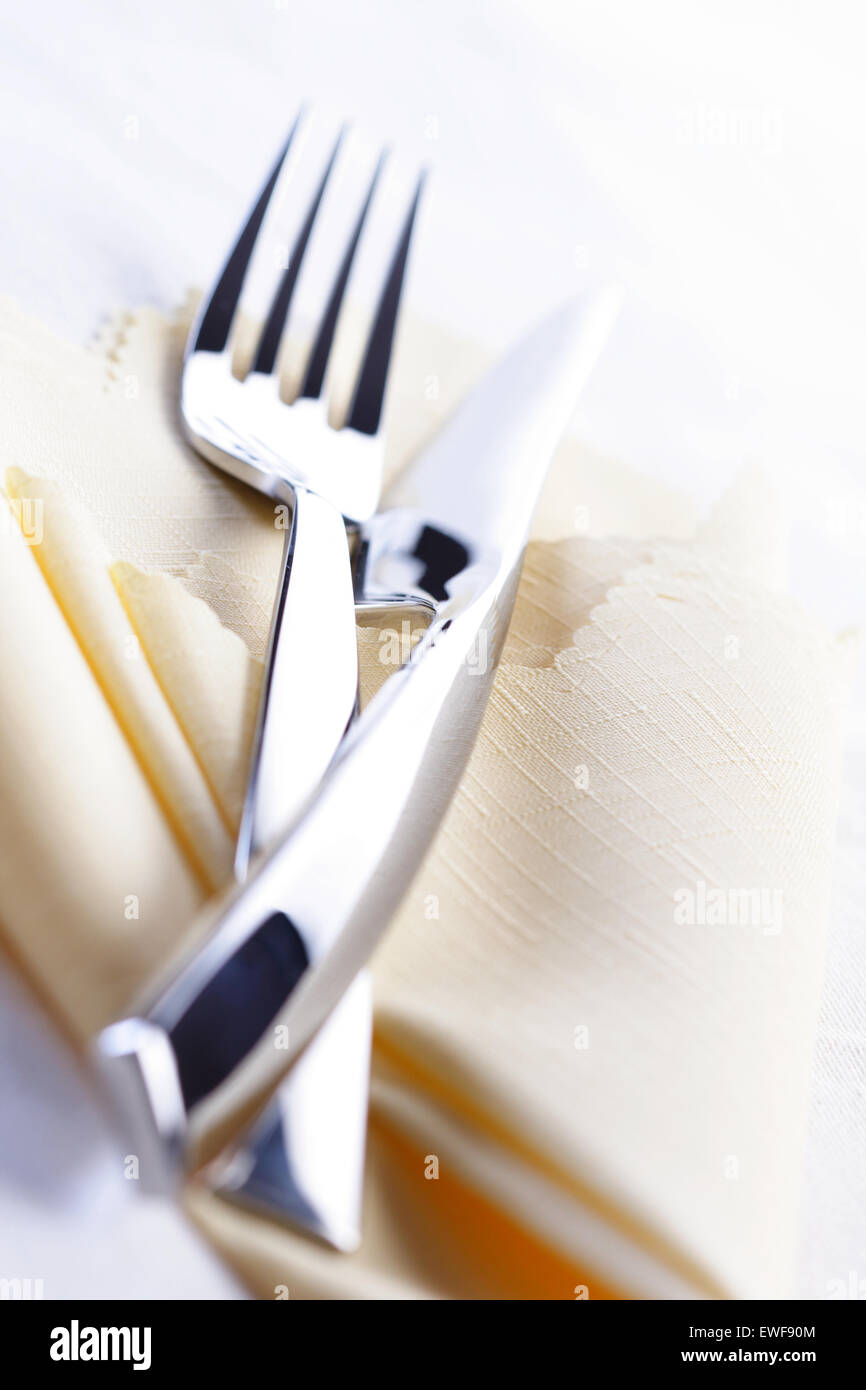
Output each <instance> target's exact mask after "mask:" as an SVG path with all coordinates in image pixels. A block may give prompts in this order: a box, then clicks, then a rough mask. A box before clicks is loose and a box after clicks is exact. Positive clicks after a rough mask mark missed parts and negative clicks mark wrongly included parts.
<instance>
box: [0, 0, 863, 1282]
mask: <svg viewBox="0 0 866 1390" xmlns="http://www.w3.org/2000/svg"><path fill="white" fill-rule="evenodd" d="M863 29H864V26H863V22H862V20H861V18H860V7H859V6H858V5H857V4H855V3H851V4H840V3H827V2H826V0H824V3H814V0H785V2H783V0H763V2H762V0H750V3H745V2H744V0H726V2H725V3H714V2H713V0H702V2H701V3H695V0H691V3H687V0H654V3H653V4H646V3H641V0H630V2H626V0H620V2H619V3H617V2H616V0H607V2H606V3H602V2H601V0H598V3H593V2H592V0H576V3H564V0H559V2H558V0H531V3H530V0H511V3H509V0H498V3H471V0H469V2H468V3H467V2H466V0H464V2H463V3H460V0H439V3H437V4H436V5H431V4H422V3H420V0H399V2H398V0H366V3H351V0H340V2H339V3H315V4H311V3H307V4H303V5H301V4H299V3H297V0H216V3H214V0H211V2H210V3H204V0H180V3H178V0H150V3H149V4H147V5H141V4H132V3H128V0H112V3H103V2H101V0H77V2H76V3H75V4H74V5H68V4H63V3H61V2H60V0H42V3H40V4H39V5H34V4H29V5H25V4H20V3H19V4H18V5H16V6H15V7H14V11H13V8H12V6H11V5H7V6H5V14H4V16H3V18H2V20H0V69H2V73H0V177H2V180H3V217H2V225H0V290H2V291H5V292H7V293H10V294H12V295H14V296H15V297H16V298H17V299H18V300H19V301H20V302H21V303H22V304H24V305H25V307H27V308H29V309H32V310H33V311H34V312H36V313H38V314H39V315H40V316H41V317H43V318H44V319H47V320H48V321H49V322H51V323H52V324H53V325H54V326H56V327H57V328H59V329H60V330H62V331H63V332H65V333H67V334H69V335H71V336H72V337H74V338H76V339H80V340H84V339H85V338H86V337H88V336H89V334H90V333H91V331H92V330H93V329H94V328H95V327H96V326H97V325H98V324H99V322H100V320H101V319H102V318H103V317H104V316H105V314H106V313H109V312H111V311H113V310H115V309H118V308H122V307H128V306H129V305H132V304H139V303H153V304H157V305H160V306H163V307H166V308H170V307H172V306H173V305H174V304H176V303H177V302H178V301H179V300H180V299H181V298H182V297H183V294H184V292H185V290H186V289H187V288H188V287H189V286H190V285H193V284H197V285H202V284H203V283H205V282H206V280H207V279H208V278H209V276H210V274H211V273H212V271H213V269H214V267H215V265H216V263H217V261H218V260H219V258H220V256H221V254H222V252H223V250H224V249H225V246H226V244H227V243H228V241H229V239H230V237H231V235H232V233H233V231H234V228H235V225H236V223H237V220H238V218H239V215H240V212H241V210H242V208H243V207H244V206H245V204H246V202H247V201H248V199H249V196H250V193H251V192H252V191H253V189H254V188H255V185H256V183H257V181H258V180H259V178H260V175H261V174H262V172H263V170H264V169H265V167H266V166H267V164H268V161H269V159H270V157H271V155H272V153H273V151H274V149H275V148H276V146H277V145H278V143H279V141H280V138H281V136H282V133H283V132H284V130H285V128H286V127H287V125H288V123H289V121H290V119H291V116H292V114H293V112H294V110H295V108H296V107H297V105H298V104H299V102H300V101H301V100H303V99H309V100H312V101H316V102H320V103H322V102H323V103H325V104H327V105H328V106H329V107H330V108H332V109H334V110H337V111H340V112H342V113H345V114H346V115H347V116H351V117H355V118H356V119H357V120H358V121H359V122H360V123H361V124H362V125H363V126H364V127H365V129H366V130H368V131H369V132H370V134H371V135H373V136H377V137H378V136H381V137H382V138H389V139H391V140H395V141H396V143H397V144H398V146H399V148H400V150H401V152H402V153H403V154H404V155H405V156H406V157H407V158H411V159H419V160H422V161H423V162H425V163H429V164H431V165H432V166H433V170H434V175H435V177H434V179H433V180H432V182H431V187H430V192H429V196H428V200H427V209H426V215H425V221H424V228H423V236H422V239H421V241H420V243H419V246H418V250H417V254H416V257H415V270H414V281H413V286H412V291H411V293H412V299H413V301H414V303H415V306H416V307H417V308H418V309H419V310H421V311H422V312H426V313H428V314H432V315H434V316H436V317H439V318H444V319H446V320H448V321H449V322H451V323H452V324H454V325H456V326H459V327H460V328H462V329H463V330H464V331H465V332H467V333H468V334H471V335H473V336H474V337H476V338H478V339H479V340H480V341H482V342H485V343H486V344H487V345H488V346H489V347H491V348H498V347H501V346H504V344H505V343H506V342H507V341H508V340H510V339H512V338H513V337H514V336H516V335H517V333H518V332H519V331H520V330H521V329H522V328H523V327H525V326H526V325H527V324H528V323H529V321H530V320H531V319H533V318H535V317H537V316H538V315H539V314H540V312H542V311H543V310H544V309H545V308H547V307H548V306H549V305H550V304H552V303H553V302H554V301H556V300H557V299H559V298H561V297H562V296H563V295H564V294H565V293H567V292H568V291H569V290H571V289H573V288H576V287H580V286H581V285H583V284H586V283H587V282H589V281H592V280H603V279H606V278H615V279H616V280H618V281H620V282H622V283H623V284H624V285H625V286H626V288H627V290H628V294H629V298H628V303H627V307H626V310H625V313H624V315H623V318H622V321H621V323H620V326H619V329H618V331H617V334H616V337H615V340H614V342H613V344H612V348H611V350H610V352H609V353H608V354H607V356H606V358H605V361H604V363H603V365H602V367H601V368H600V369H599V372H598V374H597V376H596V378H595V379H594V381H593V383H592V386H591V388H590V390H589V392H588V395H587V397H586V400H585V404H584V405H583V407H582V410H581V416H580V419H579V421H578V425H579V428H580V429H581V431H582V433H583V434H584V435H585V436H586V437H588V438H589V439H590V440H592V441H593V442H595V443H596V444H597V445H600V446H601V447H602V448H604V449H609V450H613V451H616V452H617V453H619V454H620V455H621V456H622V457H623V458H625V459H626V460H627V461H629V462H631V463H633V464H634V465H636V466H638V467H642V468H645V469H648V470H653V471H654V472H655V473H656V474H658V475H660V476H662V477H664V478H665V479H667V480H668V481H670V482H672V483H675V484H676V485H677V486H680V487H683V488H686V489H688V490H690V491H691V492H693V493H694V494H695V495H696V496H697V497H699V498H700V499H701V500H703V501H708V500H709V499H711V498H712V497H714V496H715V495H716V494H717V493H718V492H719V491H720V490H721V488H722V486H723V484H724V482H725V480H726V479H727V478H728V477H730V475H731V474H732V472H733V471H734V470H735V469H736V467H737V466H738V465H739V464H740V463H741V462H742V461H743V459H744V458H748V457H760V458H762V459H764V460H765V461H766V462H767V463H768V465H769V466H770V467H771V468H773V469H775V470H776V471H777V472H778V473H779V474H780V476H781V477H782V478H783V480H784V483H785V491H786V494H787V495H788V497H789V500H790V505H791V510H792V514H793V518H794V543H793V545H792V551H791V571H792V587H793V588H794V589H795V591H796V592H797V593H798V594H799V595H800V596H801V597H802V598H803V599H804V601H806V602H807V603H809V604H810V605H811V606H813V607H816V608H817V609H818V610H819V611H820V612H822V613H823V614H824V616H825V617H826V618H827V619H828V621H830V622H831V623H833V624H835V625H837V626H846V625H851V624H856V623H859V622H861V621H862V618H863V608H864V601H863V596H864V592H866V582H864V581H866V473H864V469H863V460H864V456H866V411H864V407H863V382H864V375H866V352H864V323H866V236H864V214H866V196H864V169H866V158H864V156H866V149H864V146H866V99H864V83H863V75H862V54H863V39H864V36H866V35H864V32H863ZM0 389H2V383H0ZM0 447H2V441H0ZM862 690H863V684H862V682H861V684H860V685H859V687H858V694H857V699H856V701H855V706H854V717H853V718H852V732H851V738H850V742H849V746H848V749H847V753H846V788H845V794H844V797H843V805H842V813H841V828H840V841H841V851H840V865H839V874H838V881H839V892H838V904H837V909H836V912H835V913H834V920H833V927H832V933H831V946H830V955H829V964H828V989H827V996H826V1001H825V1010H824V1018H823V1020H822V1029H821V1038H820V1041H819V1048H818V1058H817V1067H816V1079H815V1105H814V1107H813V1123H812V1134H811V1138H810V1144H809V1150H808V1154H807V1174H806V1176H807V1204H806V1210H805V1212H804V1220H803V1229H804V1237H803V1259H802V1272H801V1284H800V1287H801V1289H802V1291H803V1293H804V1294H806V1295H807V1296H817V1297H822V1296H826V1293H827V1291H828V1283H829V1281H831V1280H834V1279H841V1280H847V1279H848V1277H849V1273H850V1271H851V1270H855V1271H856V1272H857V1275H858V1277H859V1278H860V1279H866V1238H864V1223H866V1216H864V1213H866V1177H864V1174H863V1171H862V1170H863V1168H864V1165H863V1160H862V1156H863V1153H864V1151H866V1119H864V1116H866V1099H864V1094H863V1093H864V1080H863V1077H864V1074H866V1067H864V1060H866V1040H864V1023H863V1019H864V1010H866V945H864V938H866V924H864V912H863V901H864V888H866V870H864V854H863V837H864V830H866V794H864V791H863V790H862V789H863V788H864V787H866V727H864V723H863V720H862V718H859V717H857V716H858V712H859V709H860V705H861V704H862ZM0 1007H2V1029H3V1035H4V1036H3V1040H2V1041H3V1057H2V1062H0V1110H2V1116H3V1119H2V1125H3V1143H2V1153H0V1274H2V1275H6V1276H7V1277H9V1276H13V1275H17V1276H19V1277H26V1276H30V1277H34V1278H35V1277H42V1278H43V1279H44V1280H45V1289H46V1294H47V1295H48V1296H53V1297H63V1296H148V1295H150V1296H157V1297H166V1296H167V1297H180V1296H189V1297H223V1296H226V1294H228V1293H231V1292H232V1291H233V1285H232V1283H231V1281H230V1280H229V1279H228V1277H227V1276H225V1275H224V1274H223V1273H222V1271H221V1270H220V1268H219V1267H218V1266H217V1264H216V1262H215V1261H214V1260H212V1258H211V1257H210V1255H209V1254H208V1253H207V1252H206V1251H205V1250H204V1249H203V1248H202V1247H201V1246H200V1245H199V1244H198V1243H197V1242H196V1241H195V1240H194V1238H193V1237H192V1236H191V1235H190V1234H189V1233H188V1232H187V1231H186V1230H185V1229H184V1228H182V1226H181V1224H180V1222H179V1221H178V1220H177V1218H176V1217H175V1216H174V1215H173V1214H172V1213H171V1212H170V1211H168V1210H165V1209H163V1208H162V1207H160V1206H158V1205H156V1204H154V1203H143V1202H137V1203H133V1202H132V1201H131V1200H130V1196H129V1193H128V1192H127V1191H126V1190H125V1188H124V1187H123V1184H122V1183H121V1182H120V1180H118V1179H117V1178H116V1177H113V1176H112V1174H113V1173H114V1171H115V1167H116V1165H114V1164H113V1163H112V1162H111V1160H110V1155H111V1149H110V1147H109V1140H108V1138H107V1135H106V1132H105V1131H104V1127H103V1123H102V1120H101V1115H100V1112H99V1109H98V1106H97V1103H96V1101H95V1100H94V1098H93V1097H92V1096H91V1095H90V1094H89V1092H88V1090H87V1088H86V1086H85V1083H84V1081H83V1079H82V1078H81V1077H80V1076H79V1075H78V1074H77V1072H76V1071H75V1068H74V1066H73V1064H72V1063H71V1062H70V1061H69V1060H68V1058H67V1056H66V1054H65V1051H64V1050H63V1049H62V1047H61V1046H60V1045H59V1044H58V1043H56V1042H55V1041H54V1040H53V1038H52V1037H51V1036H50V1035H48V1034H47V1032H46V1029H45V1025H44V1023H43V1022H42V1020H41V1018H40V1017H39V1016H38V1015H37V1014H36V1013H35V1012H34V1011H32V1010H31V1009H30V1008H29V1006H27V1005H26V1004H25V1002H24V1001H23V1000H22V999H21V997H20V988H19V987H18V986H17V985H16V984H14V983H13V982H12V981H11V979H10V980H7V981H5V982H2V999H0ZM864 1288H866V1286H864Z"/></svg>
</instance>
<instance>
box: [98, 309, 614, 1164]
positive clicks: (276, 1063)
mask: <svg viewBox="0 0 866 1390" xmlns="http://www.w3.org/2000/svg"><path fill="white" fill-rule="evenodd" d="M618 307H619V302H618V296H617V295H616V294H615V293H602V294H596V295H594V296H591V297H589V298H587V297H584V298H582V299H581V300H578V301H573V302H571V303H570V304H568V305H567V306H565V307H564V308H563V309H561V310H560V311H558V312H557V313H555V314H554V315H552V316H551V317H550V318H549V319H547V320H545V322H544V323H543V324H541V325H540V327H539V328H537V329H536V330H535V332H534V333H532V334H531V335H530V337H529V338H528V339H527V340H525V341H524V343H522V344H521V345H520V346H519V347H518V348H517V349H516V350H515V351H514V352H512V353H511V354H510V355H509V356H508V357H507V358H506V359H505V360H504V362H502V363H501V364H500V365H499V366H498V367H496V368H495V369H494V371H493V372H492V373H491V375H490V376H489V377H488V378H487V379H486V381H485V382H484V383H483V384H482V386H481V387H480V388H479V390H477V391H476V392H475V393H474V394H473V395H472V396H471V397H470V399H469V400H468V401H467V402H466V404H465V405H464V406H463V407H462V409H460V410H459V411H458V413H457V415H456V416H455V418H454V420H453V421H452V422H451V423H450V424H449V425H448V426H446V428H445V429H444V430H443V431H442V432H441V434H440V435H439V436H438V437H437V439H436V440H435V442H434V444H433V445H432V446H431V448H430V449H429V450H428V451H427V452H425V454H424V455H423V457H422V458H421V459H420V460H419V461H418V463H416V464H415V465H414V466H412V467H411V468H410V470H409V471H408V473H407V474H406V475H405V478H404V479H403V480H402V481H401V483H400V484H398V486H397V487H396V488H395V489H394V491H393V492H392V493H391V494H390V495H389V498H388V502H389V503H391V502H393V503H394V504H395V505H394V506H389V509H388V510H386V511H385V512H383V513H380V514H379V515H378V516H377V517H376V518H374V520H373V522H372V523H371V524H370V525H369V527H368V528H367V531H366V534H365V537H364V545H363V547H362V554H361V557H360V559H359V565H360V580H359V583H360V593H361V596H362V598H363V599H364V600H365V601H368V602H369V603H371V604H374V605H375V604H378V603H381V602H393V601H405V602H407V603H413V604H419V603H420V604H421V605H422V606H425V607H426V608H427V609H428V612H429V613H430V615H431V622H430V626H429V627H428V629H427V631H426V633H425V634H424V636H423V637H422V639H421V640H420V641H419V642H418V643H417V645H416V646H415V647H414V649H413V651H412V653H411V656H410V658H409V661H408V662H407V664H406V665H405V666H404V667H403V668H402V669H401V670H400V671H398V672H397V673H395V674H394V675H393V676H392V677H391V678H390V679H389V681H388V682H387V683H386V685H385V686H384V687H383V689H382V690H381V691H380V692H379V693H378V695H377V696H376V697H375V698H374V699H373V701H371V703H370V705H369V706H368V708H367V709H366V710H365V711H364V712H363V714H362V715H361V717H360V718H359V719H358V721H357V723H356V724H355V726H354V727H353V728H352V729H351V730H350V732H349V733H348V734H347V736H346V739H345V740H344V743H343V745H342V746H341V749H340V752H339V753H338V756H337V758H336V759H335V761H334V763H333V764H332V765H331V768H330V769H329V771H328V773H327V774H326V776H325V778H324V779H323V781H322V783H321V785H320V787H319V789H318V791H317V792H316V794H315V796H314V797H313V799H312V800H311V801H310V803H308V805H307V807H306V809H305V811H304V812H303V813H302V815H301V816H300V819H299V820H298V821H297V822H296V824H295V825H294V827H293V828H292V829H291V830H290V831H289V832H288V833H287V834H286V835H285V836H284V837H283V838H282V840H281V841H280V842H279V843H278V844H277V845H275V846H274V848H273V849H272V850H271V851H270V852H269V853H268V854H267V855H266V856H265V857H264V858H263V859H262V860H261V861H259V862H258V863H257V864H256V865H255V866H254V868H253V870H252V872H251V874H250V876H249V878H248V880H247V882H246V883H245V884H244V885H241V886H240V887H238V888H236V889H235V890H233V891H231V892H229V893H228V894H226V895H224V896H223V897H222V898H221V899H219V900H218V901H217V902H216V903H215V904H213V905H212V906H211V907H210V909H209V910H208V912H207V914H206V917H205V919H204V920H203V921H202V922H201V923H200V925H199V930H198V931H197V932H196V934H195V935H196V939H198V940H200V941H201V940H203V941H204V944H203V945H202V946H200V947H199V948H198V949H197V950H195V951H194V952H192V953H191V954H190V955H188V956H186V957H183V958H181V959H180V960H179V961H176V962H173V963H172V964H171V965H170V966H169V967H168V968H167V970H166V971H165V972H164V974H163V976H162V977H161V978H160V979H159V980H157V981H155V982H154V983H153V985H152V986H151V989H150V990H149V991H148V992H147V993H146V994H145V995H144V996H143V998H142V1000H141V1003H140V1008H139V1010H138V1012H137V1014H136V1016H134V1017H131V1018H128V1019H125V1020H122V1021H121V1022H120V1023H118V1024H114V1025H111V1026H110V1027H109V1028H108V1029H106V1030H105V1031H104V1032H103V1033H102V1034H101V1035H100V1038H99V1040H98V1045H97V1058H98V1061H99V1063H100V1066H101V1070H102V1071H103V1074H104V1076H105V1078H106V1080H107V1082H108V1084H109V1086H110V1087H111V1089H112V1091H113V1093H114V1095H115V1097H116V1099H117V1101H118V1103H119V1104H120V1106H121V1107H122V1109H123V1111H124V1113H125V1115H126V1120H127V1125H128V1128H129V1130H130V1133H131V1134H132V1135H133V1136H134V1137H135V1140H136V1142H137V1144H138V1148H137V1150H136V1151H137V1152H138V1153H139V1155H140V1171H141V1173H142V1177H144V1176H145V1173H144V1169H145V1166H146V1165H147V1166H148V1167H149V1168H150V1170H151V1171H150V1173H149V1174H148V1178H149V1180H151V1181H152V1183H153V1185H154V1186H163V1187H164V1186H166V1185H171V1184H172V1183H173V1182H175V1181H176V1180H177V1177H178V1175H179V1173H180V1172H182V1171H183V1170H184V1169H189V1168H194V1167H197V1166H200V1165H201V1164H202V1163H203V1162H205V1161H208V1160H210V1159H211V1158H213V1157H214V1156H215V1155H216V1154H217V1153H219V1152H220V1150H221V1149H223V1148H224V1147H225V1145H226V1144H227V1143H228V1142H229V1141H230V1140H231V1139H232V1138H233V1137H235V1136H236V1135H237V1134H238V1132H239V1130H240V1129H241V1127H242V1126H243V1124H244V1123H245V1122H247V1121H249V1120H250V1119H252V1118H253V1117H254V1116H255V1115H257V1114H258V1113H259V1112H260V1111H261V1110H262V1108H263V1107H264V1105H265V1104H266V1102H267V1099H268V1098H269V1096H270V1095H271V1094H272V1093H273V1092H274V1090H275V1088H276V1086H277V1085H278V1084H279V1081H280V1079H281V1078H282V1077H283V1076H284V1075H285V1073H286V1072H287V1071H288V1070H289V1069H290V1067H291V1066H292V1064H293V1063H294V1062H295V1061H296V1059H297V1058H298V1057H299V1056H301V1054H302V1053H303V1052H304V1049H305V1048H307V1047H308V1046H309V1044H310V1042H311V1040H312V1039H314V1038H315V1036H316V1034H317V1031H318V1030H319V1029H320V1027H321V1025H322V1023H323V1022H324V1021H325V1019H327V1018H328V1016H329V1014H330V1013H331V1011H332V1010H333V1009H334V1007H335V1006H336V1005H337V1003H338V1002H339V1000H340V999H341V997H342V996H343V995H344V993H345V991H346V990H347V988H348V987H349V985H350V984H351V982H352V981H353V980H354V979H355V978H356V976H357V974H358V972H359V970H361V969H362V967H363V966H364V964H365V963H366V961H367V960H368V959H369V956H370V953H371V952H372V950H373V948H374V947H375V944H376V942H377V940H378V939H379V937H380V935H381V933H382V932H383V930H384V929H385V927H386V925H387V923H388V921H389V919H390V917H391V915H392V913H393V912H394V910H395V909H396V907H397V906H398V904H399V902H400V900H401V898H402V897H403V895H404V894H405V892H406V890H407V888H408V886H409V883H410V881H411V878H412V874H413V872H414V870H415V868H416V867H417V866H418V865H419V864H420V862H421V859H422V857H423V855H424V853H425V851H426V849H427V848H428V846H429V844H430V842H431V840H432V837H433V835H434V834H435V831H436V828H437V826H438V824H439V821H440V819H441V817H442V815H443V814H444V811H445V809H446V807H447V805H448V803H449V801H450V799H451V796H452V794H453V792H454V790H455V789H456V786H457V782H458V781H459V778H460V775H461V773H462V771H463V768H464V766H465V764H466V761H467V759H468V756H469V753H470V751H471V748H472V744H473V743H474V739H475V735H476V733H477V730H478V726H479V724H480V721H481V718H482V716H483V712H484V708H485V706H486V703H487V698H488V695H489V692H490V688H491V685H492V681H493V675H494V671H495V667H496V663H497V661H498V657H499V654H500V652H501V648H502V644H503V641H504V638H505V631H506V628H507V624H508V620H509V618H510V614H511V609H512V607H513V603H514V597H515V594H516V588H517V582H518V578H519V571H520V564H521V560H522V554H523V549H524V546H525V542H526V537H527V534H528V529H529V523H530V520H531V516H532V511H533V508H534V504H535V501H536V499H537V496H538V493H539V491H540V488H541V484H542V482H543V480H544V477H545V474H546V471H547V467H548V464H549V461H550V457H551V456H552V453H553V450H554V448H555V445H556V443H557V441H558V439H559V438H560V436H561V434H562V432H563V430H564V429H565V427H566V425H567V424H568V421H569V419H570V417H571V414H572V412H573V409H574V406H575V403H576V400H577V396H578V395H579V392H580V390H581V388H582V386H583V384H584V382H585V380H586V378H587V376H588V374H589V372H590V371H591V369H592V366H593V365H594V363H595V361H596V359H597V357H598V354H599V352H600V351H601V348H602V347H603V345H604V342H605V340H606V338H607V335H608V333H609V332H610V329H611V327H612V324H613V321H614V319H615V317H616V313H617V311H618Z"/></svg>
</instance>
